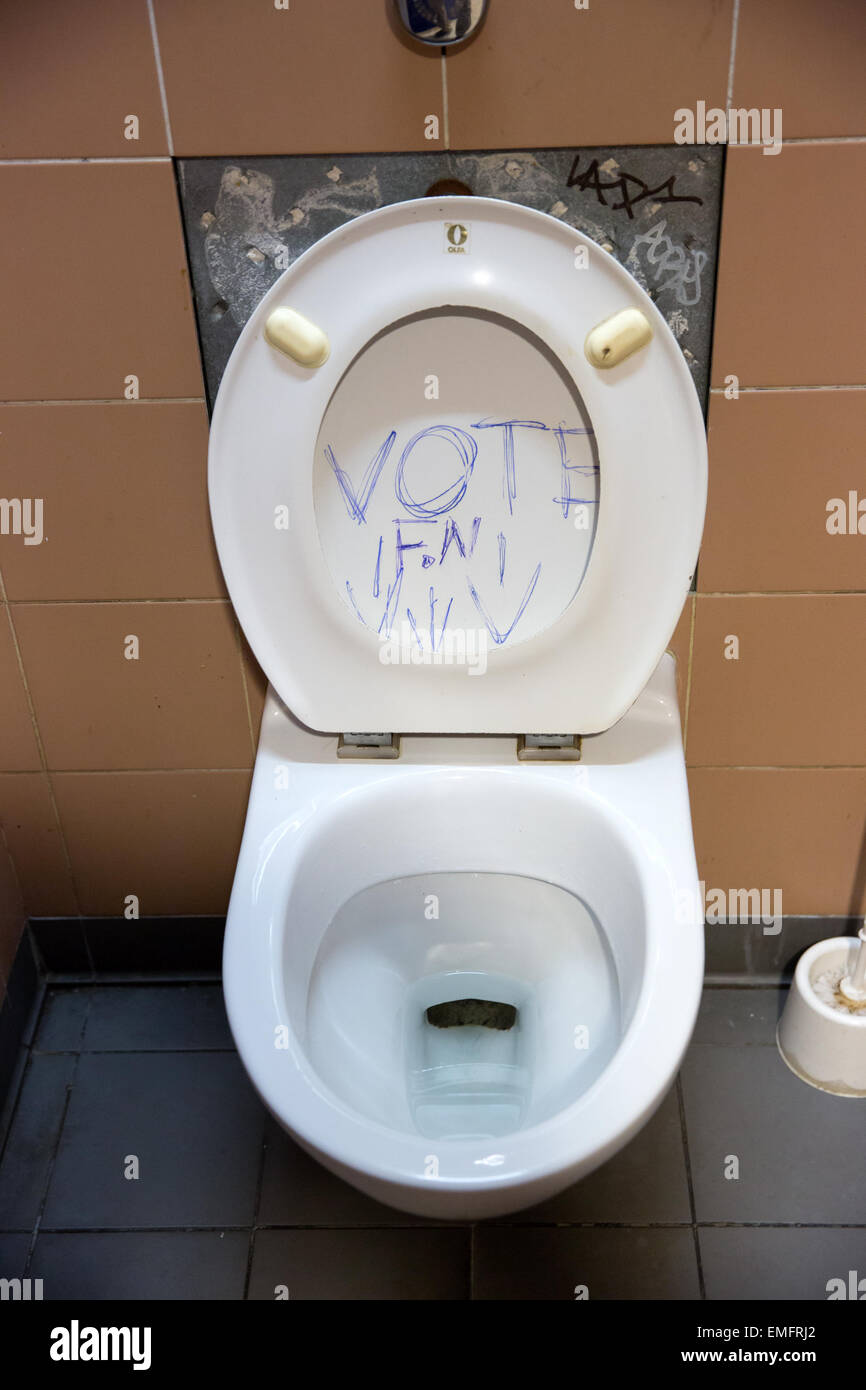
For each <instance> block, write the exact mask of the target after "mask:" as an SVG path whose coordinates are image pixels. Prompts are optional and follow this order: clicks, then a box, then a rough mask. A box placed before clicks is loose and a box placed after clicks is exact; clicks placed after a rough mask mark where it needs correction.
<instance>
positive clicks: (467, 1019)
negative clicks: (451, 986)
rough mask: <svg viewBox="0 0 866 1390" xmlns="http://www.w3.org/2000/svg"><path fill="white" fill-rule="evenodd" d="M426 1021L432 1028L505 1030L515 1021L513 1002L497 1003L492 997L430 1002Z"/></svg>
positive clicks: (511, 1026)
mask: <svg viewBox="0 0 866 1390" xmlns="http://www.w3.org/2000/svg"><path fill="white" fill-rule="evenodd" d="M426 1017H427V1022H428V1023H430V1024H432V1025H433V1027H434V1028H464V1027H467V1026H471V1027H474V1028H497V1029H499V1030H500V1031H505V1030H506V1029H508V1028H513V1027H514V1025H515V1023H516V1022H517V1010H516V1008H515V1007H514V1005H513V1004H498V1003H496V1002H495V1000H492V999H450V1000H448V1002H447V1003H445V1004H431V1006H430V1008H429V1009H428V1010H427V1014H426Z"/></svg>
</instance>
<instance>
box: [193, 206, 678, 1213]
mask: <svg viewBox="0 0 866 1390" xmlns="http://www.w3.org/2000/svg"><path fill="white" fill-rule="evenodd" d="M455 226H458V227H459V228H460V235H459V237H457V243H458V245H459V246H460V247H462V248H463V251H462V253H461V254H460V256H456V255H454V256H452V255H451V254H450V252H449V246H453V242H454V238H453V235H452V234H453V232H454V228H455ZM581 246H583V247H584V249H588V254H589V257H590V261H589V268H588V269H586V268H583V266H582V264H581V268H580V269H578V268H577V266H578V262H581V263H582V262H583V261H585V259H586V257H580V258H579V257H577V256H575V254H574V253H575V250H576V249H580V247H581ZM287 309H289V310H292V311H295V312H291V313H286V310H287ZM275 311H276V314H275ZM297 314H301V315H303V319H302V320H298V319H297ZM611 316H613V318H612V323H613V327H612V328H611V329H608V328H607V327H606V326H605V324H606V321H607V320H611ZM617 316H618V317H617ZM298 322H300V323H301V328H300V329H297V323H298ZM599 325H601V328H600V329H599V327H598V326H599ZM635 325H636V327H635ZM608 353H610V354H611V358H610V360H612V361H613V365H612V366H611V365H609V362H608V360H607V354H608ZM209 485H210V495H211V507H212V515H213V521H214V531H215V535H216V538H217V544H218V548H219V553H220V558H221V561H222V564H223V570H224V573H225V576H226V581H227V584H228V587H229V591H230V593H231V595H232V598H233V601H234V603H235V607H236V609H237V611H238V614H239V617H240V619H241V622H242V624H243V626H244V629H245V631H246V633H247V636H248V638H249V639H250V642H251V644H252V646H253V649H254V651H255V652H256V655H257V656H258V658H259V660H260V661H261V663H262V665H263V666H264V669H265V671H266V673H267V675H268V677H269V679H270V681H271V685H272V689H271V690H270V692H269V695H268V700H267V704H266V708H265V713H264V718H263V722H262V731H261V735H260V742H259V749H258V755H257V759H256V767H255V773H254V778H253V787H252V792H251V795H250V802H249V809H248V813H247V821H246V827H245V830H244V837H243V844H242V848H241V853H240V858H239V861H238V866H237V872H236V875H235V882H234V888H233V892H232V898H231V904H230V908H229V914H228V923H227V930H226V945H225V957H224V986H225V993H226V1002H227V1008H228V1014H229V1020H230V1023H231V1027H232V1031H233V1033H234V1037H235V1040H236V1043H237V1046H238V1051H239V1053H240V1056H241V1058H242V1060H243V1062H244V1064H245V1066H246V1067H247V1070H248V1071H249V1074H250V1076H251V1078H252V1080H253V1082H254V1084H255V1085H256V1087H257V1089H258V1091H259V1093H260V1095H261V1096H262V1098H263V1100H264V1101H265V1103H266V1105H267V1106H268V1107H269V1109H270V1110H271V1111H272V1113H273V1114H274V1115H275V1117H276V1118H277V1119H278V1120H279V1121H280V1123H281V1124H282V1125H284V1126H285V1128H286V1129H288V1130H289V1132H290V1133H291V1134H293V1135H294V1136H295V1138H296V1139H297V1140H298V1142H299V1143H300V1144H302V1145H303V1146H304V1147H305V1148H306V1149H307V1150H308V1151H309V1152H310V1153H311V1154H312V1155H313V1156H314V1157H316V1158H317V1159H319V1160H320V1161H321V1162H322V1163H323V1164H325V1165H326V1166H327V1167H329V1168H331V1169H332V1170H333V1171H334V1172H336V1173H338V1174H339V1175H341V1176H342V1177H344V1178H346V1179H347V1180H348V1181H349V1182H351V1183H353V1184H354V1185H355V1186H356V1187H358V1188H360V1189H361V1190H363V1191H365V1192H367V1193H369V1194H370V1195H372V1196H374V1197H376V1198H378V1199H379V1200H381V1201H383V1202H387V1203H390V1204H391V1205H393V1206H396V1207H399V1208H401V1209H404V1210H407V1211H411V1212H415V1213H418V1214H421V1215H425V1216H433V1217H454V1218H462V1219H473V1218H476V1217H486V1216H493V1215H497V1214H502V1213H505V1212H509V1211H514V1210H517V1209H520V1208H522V1207H525V1206H528V1205H530V1204H532V1203H534V1202H537V1201H540V1200H542V1199H543V1198H545V1197H548V1196H550V1195H552V1194H553V1193H555V1192H557V1191H559V1190H561V1189H562V1188H564V1187H565V1186H567V1185H568V1184H569V1183H571V1182H573V1181H575V1180H576V1179H578V1178H579V1177H580V1176H581V1175H583V1174H585V1173H587V1172H589V1171H591V1170H592V1169H593V1168H595V1167H596V1166H598V1165H599V1164H600V1163H602V1162H604V1160H605V1159H606V1158H607V1157H609V1156H610V1155H611V1154H613V1153H614V1152H615V1151H616V1150H617V1149H618V1148H620V1147H621V1146H622V1145H623V1144H625V1143H626V1142H627V1141H628V1139H629V1138H630V1137H631V1136H632V1135H633V1134H634V1133H635V1131H636V1130H637V1129H638V1128H639V1127H640V1126H641V1125H642V1124H643V1123H644V1122H645V1121H646V1120H647V1118H648V1117H649V1116H650V1114H651V1113H652V1112H653V1110H654V1109H655V1108H656V1106H657V1105H658V1104H659V1102H660V1101H661V1099H662V1098H663V1096H664V1094H665V1093H666V1091H667V1089H668V1087H669V1086H670V1084H671V1082H672V1080H673V1077H674V1075H675V1072H676V1069H677V1067H678V1065H679V1061H680V1058H681V1056H682V1053H683V1051H684V1049H685V1047H686V1045H687V1042H688V1038H689V1035H690V1033H691V1029H692V1026H693V1022H694V1017H695V1013H696V1010H697V1005H698V1000H699V995H700V988H701V979H702V969H703V937H702V923H703V914H702V910H701V907H700V904H699V902H698V891H697V870H696V866H695V858H694V848H693V841H692V831H691V821H690V814H689V802H688V791H687V786H686V778H685V763H684V757H683V751H682V742H681V736H680V725H679V714H678V706H677V700H676V690H675V681H674V663H673V659H672V658H671V657H670V656H661V653H662V652H663V650H664V647H665V645H666V643H667V641H668V639H669V637H670V633H671V631H672V629H673V626H674V624H675V622H676V620H677V618H678V616H679V612H680V609H681V607H682V604H683V601H684V599H685V596H686V593H687V591H688V586H689V582H690V579H691V574H692V570H693V567H694V561H695V558H696V554H697V546H698V543H699V538H700V530H701V526H702V521H703V511H704V504H705V497H706V454H705V444H704V438H703V426H702V421H701V416H700V411H699V409H698V405H697V401H696V399H695V396H694V391H693V388H692V385H691V382H690V379H689V377H688V372H687V369H686V367H685V364H684V362H683V359H682V356H681V354H680V352H679V349H678V348H677V346H676V343H675V342H674V340H673V337H672V335H671V334H670V332H669V330H668V329H667V326H666V325H665V324H664V322H663V320H662V319H661V318H660V316H659V315H658V314H657V312H656V310H655V308H654V307H653V305H652V304H651V303H650V301H649V300H648V299H647V298H646V296H645V295H643V293H642V291H641V290H640V289H639V288H638V287H637V286H636V285H635V284H634V282H632V281H631V279H630V277H628V275H627V274H626V273H625V272H624V271H623V270H622V269H621V268H620V267H619V266H617V265H616V263H615V262H613V261H612V260H611V259H610V258H609V257H607V256H605V255H604V253H602V252H600V251H599V250H598V249H597V248H595V247H592V246H591V244H590V243H586V242H585V239H583V238H581V237H580V235H579V234H578V233H575V232H573V231H572V230H571V229H569V228H566V227H564V226H563V225H562V224H560V223H558V222H556V221H555V220H554V219H551V218H548V217H546V216H543V215H541V214H536V213H531V212H529V211H528V210H526V209H523V208H519V207H516V206H514V205H510V204H500V203H496V202H493V201H491V200H484V199H479V200H475V199H446V200H442V201H441V202H439V203H436V202H434V201H433V200H421V201H420V202H419V203H411V204H403V205H397V206H396V207H392V208H386V209H383V210H382V211H381V212H378V213H375V214H370V215H367V216H365V217H362V218H359V219H357V220H356V221H355V222H354V223H351V224H349V225H348V226H346V227H344V228H341V229H340V231H339V232H337V233H333V234H332V235H331V236H330V237H327V238H325V240H324V241H323V242H322V243H319V245H318V246H316V247H314V248H313V250H312V251H311V252H308V253H307V255H305V256H304V257H302V258H301V259H300V260H299V261H298V262H297V263H296V265H295V266H293V267H292V268H291V269H290V270H289V271H287V272H286V274H285V275H284V276H283V277H282V279H281V280H280V281H279V282H278V283H277V284H276V285H275V286H274V288H273V289H272V290H271V292H270V293H269V295H268V296H266V298H265V300H264V301H263V303H262V305H261V306H260V307H259V309H258V310H257V311H256V313H255V314H254V315H253V318H252V319H251V321H250V323H249V324H248V325H247V327H246V329H245V330H244V333H243V335H242V337H241V340H240V342H239V344H238V346H237V348H236V349H235V353H234V354H233V358H232V361H231V362H230V364H229V367H228V368H227V371H226V374H225V377H224V381H223V386H222V387H221V391H220V396H219V400H218V403H217V408H216V411H215V414H214V422H213V428H212V439H211V456H210V479H209ZM660 656H661V660H660ZM472 677H474V679H473V678H472ZM283 701H285V703H283ZM300 720H303V723H301V722H299V721H300ZM370 729H374V730H384V731H386V732H385V733H381V734H379V733H377V734H369V733H360V734H359V733H353V732H352V731H357V730H370ZM551 729H559V730H565V731H566V732H565V733H563V734H558V735H547V734H546V731H548V730H551ZM314 730H326V731H327V732H314ZM539 730H540V731H544V732H545V737H544V738H542V739H541V740H539V739H537V738H535V739H533V734H534V732H535V731H539ZM523 736H525V737H523ZM578 739H582V744H581V745H580V755H579V760H577V761H576V760H575V758H576V754H577V747H578V742H577V740H578ZM519 750H520V751H519ZM539 757H540V758H542V759H543V760H542V761H537V760H535V759H537V758H539ZM442 1006H445V1007H444V1008H443V1007H442ZM428 1011H430V1012H428Z"/></svg>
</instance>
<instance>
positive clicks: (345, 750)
mask: <svg viewBox="0 0 866 1390" xmlns="http://www.w3.org/2000/svg"><path fill="white" fill-rule="evenodd" d="M399 756H400V735H399V734H340V738H339V741H338V743H337V757H338V758H399Z"/></svg>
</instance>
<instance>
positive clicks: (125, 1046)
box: [84, 985, 234, 1052]
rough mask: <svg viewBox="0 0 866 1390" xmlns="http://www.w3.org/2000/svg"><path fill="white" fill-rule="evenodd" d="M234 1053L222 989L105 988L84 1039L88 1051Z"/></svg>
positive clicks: (96, 999) (98, 991)
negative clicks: (219, 1051) (218, 1051)
mask: <svg viewBox="0 0 866 1390" xmlns="http://www.w3.org/2000/svg"><path fill="white" fill-rule="evenodd" d="M199 1048H200V1049H204V1050H210V1049H214V1050H220V1049H222V1050H226V1049H228V1050H229V1051H234V1042H233V1041H232V1036H231V1033H230V1032H229V1025H228V1019H227V1018H226V1011H225V1006H224V1004H223V992H222V988H221V987H220V986H219V985H102V986H101V987H100V988H99V989H96V990H94V993H93V1007H92V1009H91V1012H90V1017H89V1019H88V1020H87V1028H86V1030H85V1034H84V1050H85V1051H86V1052H149V1051H164V1052H183V1051H186V1050H193V1049H199Z"/></svg>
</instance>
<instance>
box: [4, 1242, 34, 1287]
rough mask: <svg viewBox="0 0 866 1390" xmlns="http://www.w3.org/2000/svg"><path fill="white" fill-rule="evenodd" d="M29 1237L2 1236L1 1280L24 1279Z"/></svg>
mask: <svg viewBox="0 0 866 1390" xmlns="http://www.w3.org/2000/svg"><path fill="white" fill-rule="evenodd" d="M29 1249H30V1236H29V1235H20V1236H12V1235H0V1279H23V1278H24V1269H25V1267H26V1264H27V1251H28V1250H29Z"/></svg>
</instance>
